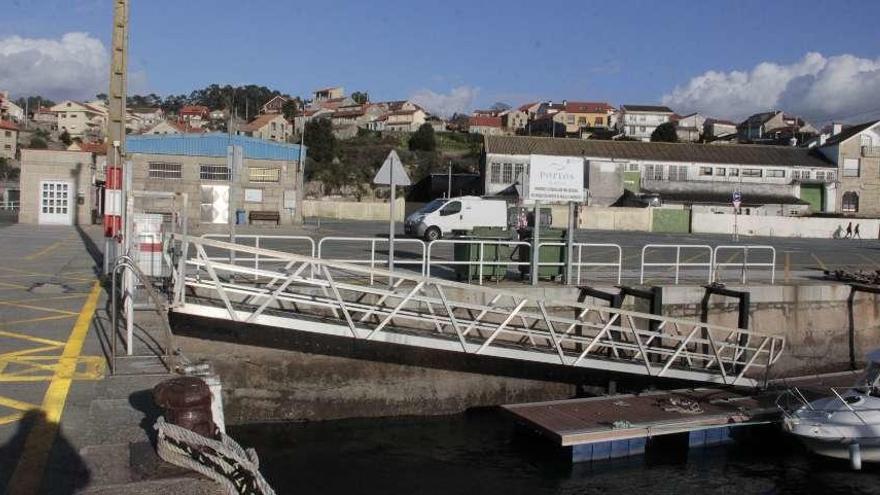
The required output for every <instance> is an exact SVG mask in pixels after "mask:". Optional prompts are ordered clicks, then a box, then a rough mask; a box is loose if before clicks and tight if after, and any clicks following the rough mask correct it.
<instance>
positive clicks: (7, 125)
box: [0, 120, 18, 131]
mask: <svg viewBox="0 0 880 495" xmlns="http://www.w3.org/2000/svg"><path fill="white" fill-rule="evenodd" d="M0 129H6V130H9V131H17V130H18V126H17V125H15V124H14V123H13V122H10V121H8V120H0Z"/></svg>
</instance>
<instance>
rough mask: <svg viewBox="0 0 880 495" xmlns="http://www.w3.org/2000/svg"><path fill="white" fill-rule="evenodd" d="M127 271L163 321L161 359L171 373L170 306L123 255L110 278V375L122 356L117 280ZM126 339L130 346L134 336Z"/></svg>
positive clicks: (172, 336) (111, 272) (114, 370)
mask: <svg viewBox="0 0 880 495" xmlns="http://www.w3.org/2000/svg"><path fill="white" fill-rule="evenodd" d="M126 270H127V271H129V272H131V273H132V274H133V275H134V277H135V280H136V281H137V282H138V283H140V284H141V285H142V286H143V287H144V290H145V292H146V293H147V297H148V298H149V299H150V301H151V302H152V303H153V305H154V309H155V311H156V313H157V314H158V315H159V317H160V318H159V319H160V320H161V321H162V326H163V328H164V330H165V332H164V333H165V343H166V345H165V348H164V353H163V354H162V355H161V356H159V358H160V360H161V361H162V364H163V365H164V366H165V369H166V370H167V371H171V369H172V365H171V364H170V363H169V360H170V359H169V358H170V357H171V349H173V347H174V332H173V331H172V330H171V324H170V323H169V322H168V314H167V313H168V305H167V304H166V303H165V302H163V301H162V299H161V298H159V295H158V294H157V293H156V291H155V290H154V289H153V287H152V285H151V284H150V283H149V280H148V279H147V277H146V275H144V273H143V272H142V271H141V270H140V268H138V266H137V264H136V263H135V261H134V260H133V259H132V257H131V256H129V255H122V256H119V257H118V258H116V261H115V264H114V266H113V269H112V270H111V271H110V278H111V286H110V287H111V289H110V290H111V292H110V299H111V314H110V333H111V334H112V336H113V337H112V343H111V346H110V374H113V375H115V374H116V360H117V359H118V358H119V357H120V356H118V352H117V341H118V340H119V338H118V335H117V331H116V330H117V328H118V327H119V306H118V299H119V298H120V297H118V296H120V295H119V294H117V290H116V284H117V279H118V278H119V275H120V274H123V275H124V273H125V271H126ZM129 297H130V294H129ZM126 337H127V339H128V345H129V346H130V345H131V339H132V338H133V336H132V335H130V334H129V335H126ZM132 357H147V356H132Z"/></svg>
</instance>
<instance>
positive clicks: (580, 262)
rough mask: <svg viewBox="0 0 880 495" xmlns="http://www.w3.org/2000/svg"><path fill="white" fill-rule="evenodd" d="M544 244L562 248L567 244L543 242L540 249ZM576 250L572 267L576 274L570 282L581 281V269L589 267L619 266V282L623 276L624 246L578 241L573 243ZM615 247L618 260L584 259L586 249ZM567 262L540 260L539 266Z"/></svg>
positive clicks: (561, 264)
mask: <svg viewBox="0 0 880 495" xmlns="http://www.w3.org/2000/svg"><path fill="white" fill-rule="evenodd" d="M544 246H558V247H561V248H562V249H565V247H566V246H567V244H566V243H564V242H542V243H541V245H540V247H539V248H538V249H541V248H543V247H544ZM572 247H573V248H574V251H575V253H576V255H575V257H574V258H573V259H572V262H571V267H572V269H573V270H574V276H573V277H571V281H570V282H569V283H572V282H574V283H575V284H580V283H581V270H582V269H587V268H602V267H611V268H617V283H618V284H619V283H620V282H621V280H622V278H623V248H622V247H620V245H619V244H607V243H606V244H590V243H582V242H576V243H574V244H573V245H572ZM593 248H599V249H602V248H604V249H614V250H615V251H616V252H617V261H584V249H587V250H589V249H593ZM565 265H566V263H565V262H564V261H562V262H558V261H557V262H540V263H538V266H539V267H541V266H565Z"/></svg>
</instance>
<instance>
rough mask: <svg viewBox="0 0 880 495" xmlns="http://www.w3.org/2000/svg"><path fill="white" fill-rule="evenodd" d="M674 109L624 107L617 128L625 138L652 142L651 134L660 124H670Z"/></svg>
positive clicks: (649, 106) (643, 106)
mask: <svg viewBox="0 0 880 495" xmlns="http://www.w3.org/2000/svg"><path fill="white" fill-rule="evenodd" d="M673 113H674V112H673V111H672V109H670V108H669V107H665V106H655V105H623V106H621V107H620V115H619V116H618V121H617V126H618V129H619V130H620V131H621V132H622V133H623V135H624V136H626V137H628V138H631V139H638V140H639V141H650V140H651V134H653V133H654V130H655V129H657V126H658V125H660V124H665V123H666V122H669V119H670V118H671V117H672V115H673Z"/></svg>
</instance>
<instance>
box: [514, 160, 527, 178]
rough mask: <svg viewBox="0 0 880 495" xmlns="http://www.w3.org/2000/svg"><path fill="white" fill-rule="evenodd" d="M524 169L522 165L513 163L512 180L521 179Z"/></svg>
mask: <svg viewBox="0 0 880 495" xmlns="http://www.w3.org/2000/svg"><path fill="white" fill-rule="evenodd" d="M524 168H525V165H523V164H522V163H514V164H513V180H520V179H522V173H523V169H524Z"/></svg>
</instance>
